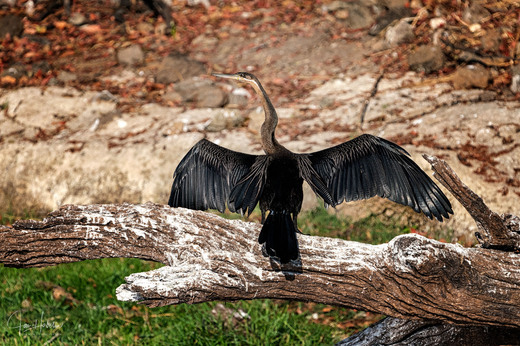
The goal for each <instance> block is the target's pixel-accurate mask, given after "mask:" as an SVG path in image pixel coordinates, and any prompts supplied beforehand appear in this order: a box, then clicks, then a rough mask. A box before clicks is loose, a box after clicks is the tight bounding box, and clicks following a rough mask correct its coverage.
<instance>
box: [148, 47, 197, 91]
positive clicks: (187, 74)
mask: <svg viewBox="0 0 520 346" xmlns="http://www.w3.org/2000/svg"><path fill="white" fill-rule="evenodd" d="M205 73H206V68H205V67H204V64H202V63H201V62H199V61H195V60H192V59H190V58H189V57H187V56H186V55H181V54H174V55H169V56H167V57H166V58H164V59H163V61H162V63H161V66H160V67H159V70H158V71H157V74H156V77H155V80H156V82H157V83H163V84H169V83H176V82H178V81H183V80H186V79H189V78H192V77H195V76H200V75H202V74H205Z"/></svg>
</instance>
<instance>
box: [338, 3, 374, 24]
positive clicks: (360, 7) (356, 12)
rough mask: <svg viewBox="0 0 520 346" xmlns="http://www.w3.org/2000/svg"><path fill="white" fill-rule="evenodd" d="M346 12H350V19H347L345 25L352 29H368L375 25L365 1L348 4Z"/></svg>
mask: <svg viewBox="0 0 520 346" xmlns="http://www.w3.org/2000/svg"><path fill="white" fill-rule="evenodd" d="M346 10H347V11H348V17H347V18H346V19H345V24H346V25H347V27H349V28H350V29H354V30H355V29H362V28H368V27H370V26H371V25H372V24H374V16H373V14H372V11H371V10H370V7H369V6H368V5H366V4H365V3H364V2H363V1H360V2H347V3H346Z"/></svg>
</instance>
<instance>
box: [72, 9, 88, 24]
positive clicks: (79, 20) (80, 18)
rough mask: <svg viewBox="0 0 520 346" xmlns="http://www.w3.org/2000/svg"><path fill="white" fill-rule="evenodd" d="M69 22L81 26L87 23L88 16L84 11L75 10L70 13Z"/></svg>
mask: <svg viewBox="0 0 520 346" xmlns="http://www.w3.org/2000/svg"><path fill="white" fill-rule="evenodd" d="M67 22H69V24H72V25H75V26H80V25H83V24H86V23H87V17H85V15H84V14H83V13H80V12H74V13H72V14H71V15H70V17H69V19H68V20H67Z"/></svg>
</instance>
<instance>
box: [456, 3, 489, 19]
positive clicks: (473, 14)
mask: <svg viewBox="0 0 520 346" xmlns="http://www.w3.org/2000/svg"><path fill="white" fill-rule="evenodd" d="M490 15H491V13H489V11H488V10H487V9H486V8H485V7H484V6H482V5H481V4H479V3H478V2H476V1H472V2H471V6H469V7H468V8H466V9H465V10H464V12H463V13H462V19H463V20H464V21H465V22H466V23H470V24H477V23H480V22H482V20H483V19H484V18H486V17H489V16H490Z"/></svg>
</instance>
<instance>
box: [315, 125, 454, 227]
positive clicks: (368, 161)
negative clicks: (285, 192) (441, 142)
mask: <svg viewBox="0 0 520 346" xmlns="http://www.w3.org/2000/svg"><path fill="white" fill-rule="evenodd" d="M306 155H307V156H308V158H309V159H310V161H311V164H312V167H313V168H314V170H315V171H316V172H317V173H318V174H319V175H320V176H321V178H322V180H323V181H324V183H325V184H326V185H327V188H328V190H329V191H330V194H331V195H332V200H333V202H334V204H333V205H337V204H339V203H341V202H343V201H347V202H348V201H355V200H360V199H367V198H370V197H373V196H376V195H377V196H381V197H384V198H388V199H389V200H391V201H394V202H397V203H400V204H403V205H407V206H410V207H412V208H413V210H415V211H416V212H421V211H422V212H423V213H424V214H425V215H426V216H428V217H429V218H430V219H432V218H433V217H435V218H437V220H439V221H442V218H443V217H445V218H448V217H449V213H451V214H453V211H452V209H451V204H450V202H449V200H448V199H447V198H446V196H445V195H444V193H443V192H442V191H441V190H440V189H439V187H438V186H437V185H436V184H435V183H434V182H433V181H432V180H431V179H430V177H429V176H428V175H427V174H426V173H425V172H424V171H423V170H422V169H421V168H419V166H417V164H416V163H415V162H413V161H412V159H411V158H410V157H409V156H410V155H409V154H408V152H407V151H406V150H404V149H403V148H401V147H400V146H398V145H397V144H394V143H392V142H390V141H388V140H385V139H383V138H380V137H375V136H372V135H367V134H365V135H361V136H359V137H357V138H354V139H353V140H351V141H348V142H345V143H343V144H340V145H337V146H334V147H331V148H328V149H325V150H321V151H317V152H314V153H309V154H306Z"/></svg>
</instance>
